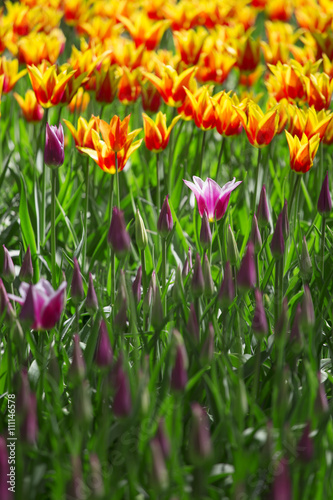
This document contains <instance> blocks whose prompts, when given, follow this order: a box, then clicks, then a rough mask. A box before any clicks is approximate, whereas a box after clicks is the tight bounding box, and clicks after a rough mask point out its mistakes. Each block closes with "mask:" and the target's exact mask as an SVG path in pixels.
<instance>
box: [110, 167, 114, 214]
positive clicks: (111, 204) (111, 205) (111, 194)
mask: <svg viewBox="0 0 333 500" xmlns="http://www.w3.org/2000/svg"><path fill="white" fill-rule="evenodd" d="M113 183H114V175H112V176H111V182H110V191H109V223H110V224H111V219H112V208H113Z"/></svg>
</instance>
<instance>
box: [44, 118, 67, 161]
mask: <svg viewBox="0 0 333 500" xmlns="http://www.w3.org/2000/svg"><path fill="white" fill-rule="evenodd" d="M64 159H65V151H64V130H63V128H62V125H61V123H60V124H59V126H58V127H56V126H53V125H49V124H48V123H47V124H46V139H45V149H44V163H45V165H47V166H48V167H52V168H53V167H55V168H57V167H60V166H61V165H62V164H63V163H64Z"/></svg>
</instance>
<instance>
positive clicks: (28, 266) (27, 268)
mask: <svg viewBox="0 0 333 500" xmlns="http://www.w3.org/2000/svg"><path fill="white" fill-rule="evenodd" d="M33 275H34V270H33V267H32V260H31V251H30V247H28V248H27V251H26V253H25V256H24V258H23V261H22V266H21V270H20V279H21V280H22V281H27V282H28V283H30V282H31V280H32V278H33Z"/></svg>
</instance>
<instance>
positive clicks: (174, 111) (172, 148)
mask: <svg viewBox="0 0 333 500" xmlns="http://www.w3.org/2000/svg"><path fill="white" fill-rule="evenodd" d="M176 113H177V108H173V110H172V117H171V121H172V120H173V119H174V117H175V116H176ZM173 135H174V129H172V130H171V132H170V136H169V145H168V147H169V165H168V173H167V183H165V188H166V189H167V192H166V193H165V196H166V195H167V194H170V193H171V170H172V164H173V161H172V160H173V151H174V147H173Z"/></svg>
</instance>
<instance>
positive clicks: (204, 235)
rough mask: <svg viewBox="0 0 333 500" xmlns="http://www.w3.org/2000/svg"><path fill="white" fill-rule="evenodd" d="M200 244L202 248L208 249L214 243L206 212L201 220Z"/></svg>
mask: <svg viewBox="0 0 333 500" xmlns="http://www.w3.org/2000/svg"><path fill="white" fill-rule="evenodd" d="M200 243H201V246H202V248H204V249H207V248H209V247H210V245H211V243H212V232H211V230H210V226H209V221H208V217H207V213H206V212H204V213H203V216H202V220H201V230H200Z"/></svg>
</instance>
